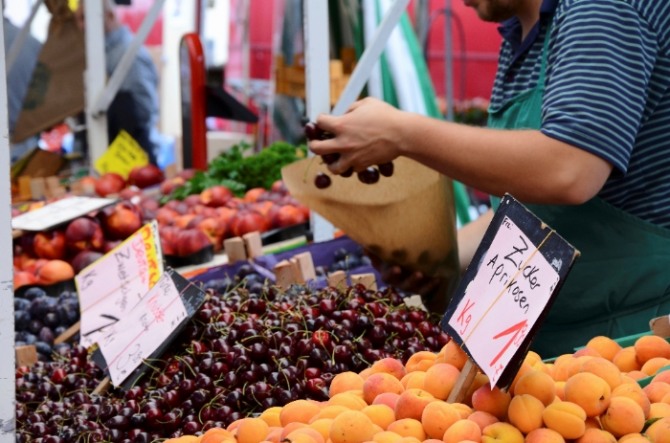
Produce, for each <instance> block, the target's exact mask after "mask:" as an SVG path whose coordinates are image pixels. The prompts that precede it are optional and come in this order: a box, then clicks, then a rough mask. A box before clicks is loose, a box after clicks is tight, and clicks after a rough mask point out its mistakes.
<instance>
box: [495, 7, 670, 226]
mask: <svg viewBox="0 0 670 443" xmlns="http://www.w3.org/2000/svg"><path fill="white" fill-rule="evenodd" d="M545 3H547V1H545ZM550 21H551V23H552V24H551V31H550V33H551V34H550V36H549V41H548V44H549V53H548V56H547V61H548V68H547V72H546V93H545V97H544V100H543V106H542V114H541V117H542V121H543V124H542V130H543V132H545V134H547V135H549V136H551V137H555V138H558V139H561V140H563V141H566V142H568V143H572V144H574V145H576V146H579V147H581V148H583V149H586V150H589V151H590V152H593V153H595V154H597V155H600V156H602V157H603V158H605V159H606V160H608V161H610V162H611V163H613V164H614V165H615V173H614V174H613V176H612V178H611V179H610V180H609V181H608V182H607V183H606V185H605V187H604V188H603V190H602V191H601V193H600V194H599V196H600V197H601V198H603V200H605V201H607V202H608V203H610V204H612V205H613V206H615V207H618V208H620V209H622V210H624V211H626V212H628V213H630V214H633V215H635V216H637V217H639V218H642V219H644V220H647V221H649V222H652V223H654V224H657V225H660V226H664V227H670V180H667V176H668V173H669V172H670V141H669V140H670V3H665V2H663V3H662V4H660V5H659V4H658V3H657V2H656V1H653V0H607V1H601V2H593V1H591V0H561V1H559V2H558V5H557V7H556V11H555V15H554V16H553V18H552V17H551V16H548V17H545V19H544V20H543V21H542V22H541V25H540V27H539V30H538V32H537V36H536V38H535V40H534V41H532V42H528V41H527V42H525V43H526V44H527V45H528V47H527V48H521V49H520V48H519V47H520V46H523V45H522V44H521V42H511V41H508V40H505V41H504V43H503V45H502V47H501V51H500V60H499V68H498V72H497V74H496V79H495V83H494V87H493V92H492V96H491V111H493V112H495V111H496V110H500V109H502V108H503V107H505V106H506V105H507V104H508V103H510V102H511V101H512V100H514V99H515V98H517V97H519V95H520V94H523V93H524V92H526V91H530V90H532V89H534V88H535V87H536V86H537V83H538V79H539V77H540V66H541V61H542V57H541V54H542V47H543V43H544V41H545V36H546V32H547V27H548V25H549V22H550ZM616 32H619V34H621V33H624V35H626V36H629V37H630V38H629V39H628V40H624V44H620V43H621V40H618V41H616V39H612V40H611V41H609V40H608V37H607V36H608V35H612V34H613V33H616ZM603 36H605V37H603ZM615 42H616V44H617V47H613V46H612V45H613V44H615ZM529 43H530V44H529ZM600 66H607V67H608V68H607V69H609V71H603V73H600V72H598V70H599V69H600ZM590 67H592V68H590ZM589 69H592V71H589ZM589 74H593V75H589ZM596 74H598V75H596ZM601 74H602V75H601ZM622 84H623V85H626V84H630V85H632V86H633V87H631V88H623V89H622V86H621V85H622Z"/></svg>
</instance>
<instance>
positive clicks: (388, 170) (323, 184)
mask: <svg viewBox="0 0 670 443" xmlns="http://www.w3.org/2000/svg"><path fill="white" fill-rule="evenodd" d="M305 137H307V140H309V141H312V140H327V139H330V138H333V134H331V133H330V132H327V131H324V130H323V129H321V128H320V127H319V126H318V125H317V124H316V123H314V122H307V123H306V124H305ZM321 159H322V160H323V162H324V163H325V164H327V165H330V164H333V163H335V162H336V161H338V160H339V159H340V154H338V153H336V152H333V153H331V154H325V155H322V156H321ZM352 175H354V168H349V169H347V170H346V171H344V172H343V173H341V174H340V176H342V177H351V176H352ZM392 175H393V162H386V163H382V164H379V165H376V166H368V167H367V168H365V169H364V170H362V171H359V172H356V177H357V178H358V180H359V181H360V182H361V183H365V184H366V185H372V184H374V183H377V182H378V181H379V178H380V176H384V177H391V176H392ZM330 184H331V179H330V177H329V176H328V174H325V173H323V172H319V173H318V174H317V175H316V177H315V178H314V186H316V187H317V188H319V189H324V188H327V187H329V186H330Z"/></svg>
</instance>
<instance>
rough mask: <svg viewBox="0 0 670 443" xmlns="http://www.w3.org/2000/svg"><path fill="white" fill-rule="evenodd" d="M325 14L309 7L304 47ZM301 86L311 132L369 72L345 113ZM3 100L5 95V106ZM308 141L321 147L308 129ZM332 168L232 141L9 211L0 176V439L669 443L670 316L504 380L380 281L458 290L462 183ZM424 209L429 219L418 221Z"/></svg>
mask: <svg viewBox="0 0 670 443" xmlns="http://www.w3.org/2000/svg"><path fill="white" fill-rule="evenodd" d="M160 3H161V2H156V4H157V5H158V4H160ZM317 4H318V5H319V7H320V9H319V7H317V6H315V5H317ZM324 5H325V3H323V2H321V1H318V2H317V0H310V2H309V3H308V6H307V11H306V14H307V17H308V19H307V22H308V23H307V27H308V29H307V32H308V33H312V34H313V35H312V34H311V35H312V36H314V37H316V34H318V33H319V32H320V31H319V26H317V25H318V24H319V23H320V24H323V23H322V22H320V20H327V17H324V16H323V11H325V10H326V9H327V8H326V7H325V6H324ZM158 7H160V6H156V8H158ZM398 9H399V8H398ZM395 12H396V13H398V14H399V12H398V11H395ZM389 20H391V19H389ZM385 26H386V28H387V29H386V30H387V31H389V32H390V29H391V27H392V26H391V25H390V21H389V22H385ZM145 31H146V30H145ZM322 34H323V33H322ZM1 35H2V34H1V33H0V36H1ZM321 37H323V36H321ZM327 43H328V42H327V41H325V40H324V39H323V38H314V39H312V40H311V41H310V44H308V45H307V47H306V48H305V60H307V61H308V62H307V63H309V60H312V63H315V60H316V63H317V65H318V66H319V67H320V68H321V69H324V70H327V69H328V63H327V60H324V57H323V54H327V51H325V50H324V48H323V46H322V45H327ZM373 46H376V45H374V44H373ZM380 48H381V46H379V47H377V48H376V49H377V50H379V52H380V51H381V49H380ZM373 54H374V50H373ZM377 55H378V54H377ZM372 58H376V57H372V56H369V58H365V59H364V63H361V64H363V65H366V64H370V63H371V60H372ZM0 60H4V58H3V59H0ZM0 65H2V63H1V62H0ZM0 72H4V69H2V70H0ZM303 74H304V76H305V77H304V78H303V80H305V88H306V97H307V99H308V103H307V116H308V117H310V118H312V120H313V117H315V116H316V115H317V114H318V113H319V112H324V110H325V111H328V110H330V105H331V101H333V102H335V103H336V107H337V108H338V109H342V108H346V100H347V99H350V98H352V97H354V96H356V95H358V92H359V91H358V90H356V88H357V87H360V88H362V85H363V82H362V80H360V79H361V78H363V77H364V74H361V73H360V72H359V73H358V74H356V72H354V73H353V74H352V76H351V77H352V78H358V80H357V81H358V82H359V84H358V86H356V85H354V86H350V87H349V89H347V88H344V91H338V92H342V93H343V95H344V96H345V98H344V101H342V102H338V101H336V100H332V98H331V94H330V91H331V89H330V87H328V86H329V83H328V82H323V81H322V80H323V79H320V78H319V76H318V75H317V76H316V77H310V76H311V75H312V76H313V75H314V71H313V70H310V69H306V70H305V72H304V73H303ZM326 77H327V76H326ZM0 80H4V79H3V78H2V76H1V75H0ZM4 83H5V82H4V81H0V85H4ZM347 91H348V92H347ZM5 96H6V91H5V88H4V86H0V106H2V105H3V102H4V101H5V100H6V97H5ZM338 104H339V106H338ZM3 125H4V126H3ZM0 132H2V133H3V134H6V133H7V128H6V122H5V123H0ZM305 136H306V139H307V140H313V139H325V138H328V137H329V136H330V135H329V134H328V133H326V132H324V131H322V130H321V129H320V128H318V127H317V126H316V125H315V124H313V123H307V124H306V125H305ZM6 140H7V137H2V140H0V144H2V145H4V146H0V164H5V163H9V159H8V158H7V157H8V154H7V153H8V151H9V148H8V146H7V142H6ZM334 155H335V157H333V156H332V155H331V157H328V156H326V155H324V156H323V157H322V158H320V157H314V156H310V155H309V153H308V150H307V148H306V146H305V145H304V144H298V145H294V144H291V143H288V142H283V141H279V142H275V143H272V144H270V145H269V146H265V147H263V149H261V150H258V151H256V150H254V149H253V148H252V147H251V146H250V145H247V144H245V143H240V144H237V145H234V146H233V147H231V148H230V149H229V150H227V151H226V152H223V153H221V154H220V155H218V156H217V157H215V158H214V159H213V160H212V161H211V162H209V164H208V165H207V166H206V168H201V169H192V168H185V169H183V168H182V169H181V170H176V169H175V170H161V169H160V168H158V167H156V166H152V165H143V166H137V167H134V168H132V169H131V170H130V171H128V173H127V174H125V175H124V174H120V173H117V172H105V173H103V174H97V175H85V176H69V177H61V178H59V179H57V180H56V182H54V180H50V182H51V185H50V186H49V187H48V189H47V188H46V184H45V185H44V186H45V187H44V188H43V189H42V190H43V191H48V192H43V193H42V194H40V196H39V198H35V194H33V193H31V197H30V198H22V197H25V195H21V193H20V192H19V188H18V186H16V187H15V191H16V192H14V194H13V195H12V192H11V190H10V189H9V186H5V185H7V184H8V183H10V181H11V180H10V177H8V176H6V172H7V171H5V173H3V174H0V183H2V185H0V192H2V193H3V195H4V194H6V197H7V200H8V201H9V200H11V201H12V202H13V204H12V206H11V213H10V212H9V208H5V209H0V222H6V223H5V224H6V226H12V227H13V228H14V229H13V231H12V232H11V237H12V238H11V239H9V240H8V244H11V245H12V247H11V248H3V249H2V252H0V254H4V255H3V256H2V257H1V258H0V262H2V263H5V262H6V264H7V266H0V273H2V274H1V275H0V281H1V282H4V284H3V285H2V290H3V291H4V293H3V294H0V295H2V299H1V300H0V309H1V310H2V312H10V313H12V315H13V321H11V322H8V323H12V324H13V327H14V334H7V333H5V334H0V347H2V348H3V350H4V351H7V350H9V351H7V352H9V353H10V354H11V355H15V359H3V361H2V362H0V376H1V377H0V381H3V382H4V381H6V383H4V384H0V392H2V394H3V396H2V398H0V401H3V403H2V404H0V413H2V414H0V419H2V423H3V429H2V431H0V441H5V440H6V441H12V440H14V441H16V442H26V443H28V442H35V443H37V442H39V443H61V442H63V443H64V442H77V443H79V442H81V443H84V442H123V443H126V442H169V443H223V442H225V443H266V442H267V443H285V442H288V443H291V442H293V443H395V442H403V443H414V442H430V443H439V442H443V443H457V442H466V443H471V442H474V443H479V442H480V443H493V442H499V443H524V442H526V443H565V442H572V443H588V442H595V443H600V442H621V443H638V442H640V443H645V442H646V443H649V442H651V443H662V442H669V441H670V371H666V369H668V368H670V322H669V321H668V319H667V318H663V317H659V318H655V319H650V330H649V331H648V332H644V333H642V334H639V335H636V336H629V337H605V336H595V337H592V338H591V339H590V340H588V341H587V342H585V343H584V344H583V347H580V348H578V349H575V350H574V352H572V353H566V354H563V355H555V356H548V355H539V354H537V353H535V352H533V351H527V349H525V350H524V349H522V344H520V343H514V346H516V347H518V348H519V349H520V350H521V352H518V353H516V354H515V355H514V356H513V360H515V361H513V362H512V363H509V366H510V367H513V364H516V365H517V366H518V370H517V368H516V367H515V368H514V369H515V371H514V373H513V374H512V376H511V377H509V382H506V383H503V384H498V383H497V381H498V379H497V378H493V377H491V376H490V374H489V373H488V372H486V371H485V370H483V369H482V368H483V367H482V365H479V364H478V363H477V359H476V358H475V357H473V353H472V352H470V351H469V350H468V349H466V348H467V347H466V346H465V345H464V344H463V345H461V344H459V340H457V339H456V338H455V337H456V334H454V335H452V336H450V335H449V334H448V332H447V331H451V329H449V327H447V326H445V324H447V320H449V318H448V314H449V313H450V312H451V313H454V311H456V309H455V308H454V309H448V310H447V311H446V312H447V314H446V315H445V309H444V306H439V307H437V308H434V306H430V305H429V304H428V303H427V302H426V303H425V304H424V301H423V300H422V299H421V297H420V296H418V295H416V294H413V293H408V292H405V291H403V290H401V289H399V288H396V287H394V286H392V285H388V284H387V283H386V282H384V280H383V278H382V274H380V271H379V268H378V267H375V266H373V260H374V259H375V258H379V257H381V258H382V259H389V260H394V261H400V262H408V263H409V262H416V263H418V265H417V268H416V269H418V270H421V271H422V272H426V273H431V274H434V275H439V276H441V277H450V278H451V279H452V281H453V282H457V280H458V276H456V273H458V272H459V271H458V263H457V261H458V259H457V251H456V245H455V242H456V215H455V209H454V206H455V205H454V196H453V188H452V186H451V181H450V180H449V179H448V178H447V177H444V176H442V175H441V174H438V173H437V172H434V171H430V170H428V168H425V167H424V166H423V165H420V164H418V163H416V162H413V161H410V160H407V159H398V160H394V161H393V162H389V163H384V164H380V165H376V166H374V167H370V168H368V169H367V170H365V171H361V172H358V173H354V171H353V169H352V170H351V171H347V172H345V173H343V174H341V176H334V175H332V174H330V173H329V172H328V169H327V165H328V164H329V163H332V162H333V161H336V160H337V157H336V156H337V155H339V154H334ZM44 183H46V182H44ZM32 187H33V188H34V187H35V186H34V185H33V186H32ZM5 188H6V189H5ZM24 188H25V187H24ZM28 188H31V186H30V184H29V186H28ZM56 189H57V190H58V191H57V192H55V191H54V190H56ZM24 191H25V189H24ZM419 196H420V197H419ZM425 207H430V208H431V209H432V210H433V211H434V212H435V213H436V215H435V217H433V219H431V220H417V219H416V218H415V215H416V214H421V213H424V212H425ZM312 211H316V212H312ZM317 213H318V214H319V215H317ZM381 222H383V223H381ZM331 223H333V224H331ZM525 227H527V226H525ZM524 234H526V231H524ZM5 235H7V236H8V237H9V236H10V230H9V229H7V230H6V231H5ZM426 237H428V239H426ZM422 238H423V240H422ZM489 240H490V241H491V243H493V240H495V238H493V239H489ZM545 240H546V238H545ZM542 244H544V240H543V242H542ZM537 250H539V247H537ZM537 250H536V251H537ZM517 252H518V251H517ZM569 252H570V254H574V248H573V249H572V250H570V251H569ZM566 254H567V252H566ZM531 258H532V256H531ZM573 258H574V256H573ZM529 260H530V259H529ZM567 261H568V260H566V262H567ZM10 262H11V263H12V265H13V266H12V267H11V268H10V266H9V263H10ZM520 269H521V268H519V270H520ZM439 272H444V273H445V274H439ZM476 272H477V271H476V270H475V271H472V273H475V274H476ZM566 273H567V271H564V272H563V274H561V275H560V278H561V279H563V278H565V275H566ZM528 280H529V281H530V283H529V285H531V286H532V285H536V286H539V285H537V284H536V283H535V282H534V281H533V280H532V279H531V278H528ZM472 281H474V282H475V283H477V280H476V276H475V278H473V279H472ZM10 282H11V283H10ZM558 282H559V279H558V277H557V279H556V281H554V285H553V286H552V289H550V290H549V295H553V294H554V290H555V288H556V284H558ZM547 286H548V285H547ZM510 287H511V284H510V285H506V286H505V288H506V289H508V288H510ZM453 291H461V292H462V294H459V295H465V290H464V289H463V288H450V289H449V295H450V296H451V294H452V292H453ZM464 298H465V297H463V299H464ZM461 300H462V299H461ZM523 301H525V299H521V298H520V297H519V298H518V299H517V300H515V302H516V303H517V304H518V305H519V306H521V304H522V302H523ZM453 303H455V301H454V302H453ZM453 303H452V304H450V307H452V306H453ZM487 310H490V309H487ZM468 312H470V313H472V311H468V310H467V309H466V310H463V311H461V315H460V317H459V321H461V322H462V323H470V320H471V318H470V317H467V320H464V318H465V317H466V316H467V315H468ZM457 315H458V313H456V314H454V317H452V319H453V318H456V316H457ZM472 315H474V314H472ZM504 315H505V313H503V314H502V315H501V316H504ZM510 316H511V314H510ZM482 318H483V317H482ZM475 320H476V319H475ZM519 341H522V340H519ZM506 349H507V348H505V349H503V351H505V350H506ZM503 351H501V354H502V352H503ZM525 351H527V352H525ZM7 355H9V354H7ZM491 366H493V364H491ZM506 370H507V369H505V371H506ZM500 372H503V368H501V369H500ZM503 373H504V372H503ZM497 375H500V374H496V376H497ZM508 375H509V373H508ZM6 391H7V392H9V391H11V394H8V393H7V392H6ZM6 403H10V404H9V406H8V405H7V404H6ZM7 408H9V410H8V409H7ZM12 424H13V426H12Z"/></svg>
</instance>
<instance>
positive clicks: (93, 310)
mask: <svg viewBox="0 0 670 443" xmlns="http://www.w3.org/2000/svg"><path fill="white" fill-rule="evenodd" d="M162 274H163V255H162V252H161V248H160V238H159V235H158V225H157V223H156V222H155V221H153V222H152V223H148V224H146V225H144V226H142V227H141V228H140V229H139V230H137V232H135V233H134V234H133V235H131V236H130V237H128V238H127V239H126V240H124V241H123V242H122V243H121V244H120V245H118V246H117V247H116V248H114V249H112V250H111V251H110V252H108V253H107V254H105V256H104V257H102V258H100V259H98V260H96V261H95V262H94V263H92V264H91V265H89V266H88V267H86V268H84V269H83V270H82V271H81V272H80V273H79V274H77V275H76V276H75V279H74V281H75V285H76V287H77V293H78V294H79V306H80V311H81V326H80V328H81V329H80V336H81V339H80V344H81V345H82V346H86V347H89V346H91V345H92V344H93V343H95V342H96V341H97V340H98V339H99V338H100V337H102V336H103V335H104V330H105V328H107V327H108V326H111V325H113V324H114V323H116V322H117V321H119V319H121V318H123V317H124V316H126V315H127V313H128V312H129V311H130V310H131V309H133V308H134V306H135V305H137V304H138V303H140V302H141V301H142V299H143V298H144V296H145V295H146V293H147V291H149V289H151V287H153V286H154V285H155V284H156V282H157V281H158V279H159V278H160V276H161V275H162Z"/></svg>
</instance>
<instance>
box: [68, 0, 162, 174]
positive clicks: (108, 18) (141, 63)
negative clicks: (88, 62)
mask: <svg viewBox="0 0 670 443" xmlns="http://www.w3.org/2000/svg"><path fill="white" fill-rule="evenodd" d="M84 4H85V1H84V0H79V4H78V7H77V10H76V12H75V17H76V19H77V24H78V25H79V27H80V29H81V30H82V31H84V28H85V26H84V18H85V8H84ZM103 5H104V8H103V10H104V27H105V56H106V71H107V76H108V78H109V77H110V76H111V75H112V73H113V72H114V70H115V69H116V67H117V66H118V64H119V62H120V61H121V58H122V57H123V54H124V53H125V52H126V50H127V49H128V48H129V47H130V44H131V43H132V41H133V38H134V37H135V36H134V34H133V33H132V31H131V30H130V29H129V28H128V27H127V26H126V25H124V24H123V23H121V21H120V20H119V17H118V15H117V11H116V4H115V3H114V1H113V0H103ZM158 117H159V108H158V70H157V69H156V66H155V65H154V62H153V60H152V58H151V55H150V54H149V51H148V50H147V49H146V48H145V47H143V46H142V47H140V49H139V51H138V53H137V57H135V60H133V63H132V64H131V67H130V70H129V71H128V74H127V75H126V77H125V79H124V80H123V82H122V83H121V87H120V88H119V91H118V92H117V94H116V96H115V97H114V100H113V101H112V103H111V104H110V106H109V109H107V125H108V128H107V131H108V136H109V143H112V142H113V141H114V138H116V136H117V135H118V133H119V132H120V131H121V130H122V129H123V130H125V131H126V132H127V133H129V134H130V135H131V136H132V137H133V138H134V139H135V141H137V143H138V144H139V145H140V146H141V147H142V149H144V151H145V152H146V153H147V156H148V157H149V162H150V163H152V164H156V155H157V150H158V146H159V143H160V134H159V132H158V128H157V124H158ZM78 134H79V135H78V136H79V137H84V139H85V132H84V131H82V132H80V133H78Z"/></svg>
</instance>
